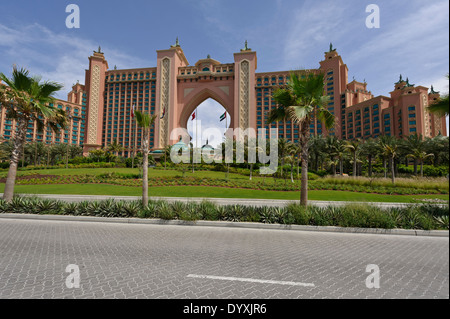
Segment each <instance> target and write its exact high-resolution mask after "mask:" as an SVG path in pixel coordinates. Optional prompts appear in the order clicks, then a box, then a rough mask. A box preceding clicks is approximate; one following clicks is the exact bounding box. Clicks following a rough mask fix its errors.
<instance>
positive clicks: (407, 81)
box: [406, 78, 414, 87]
mask: <svg viewBox="0 0 450 319" xmlns="http://www.w3.org/2000/svg"><path fill="white" fill-rule="evenodd" d="M406 86H407V87H411V86H414V84H409V79H408V78H406Z"/></svg>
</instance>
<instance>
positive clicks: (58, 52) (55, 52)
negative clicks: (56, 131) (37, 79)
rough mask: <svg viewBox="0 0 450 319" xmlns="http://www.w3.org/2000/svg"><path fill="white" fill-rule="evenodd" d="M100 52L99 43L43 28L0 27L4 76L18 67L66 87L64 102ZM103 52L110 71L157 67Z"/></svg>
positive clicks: (114, 52)
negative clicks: (92, 57)
mask: <svg viewBox="0 0 450 319" xmlns="http://www.w3.org/2000/svg"><path fill="white" fill-rule="evenodd" d="M97 48H98V43H94V42H93V41H92V40H89V39H84V38H79V37H74V36H71V35H68V34H64V33H56V32H53V31H51V30H49V29H47V28H46V27H44V26H42V25H39V24H31V25H27V26H22V27H20V28H16V29H13V28H10V27H7V26H5V25H3V24H1V23H0V50H1V53H0V56H1V57H2V59H1V60H0V70H1V72H3V73H5V74H6V75H8V74H9V73H10V72H11V69H12V65H13V64H16V65H18V66H19V67H24V68H26V69H28V70H29V71H30V74H32V75H40V76H42V78H43V80H51V81H56V82H59V83H62V84H63V85H64V89H63V90H62V91H61V92H60V93H59V94H58V95H57V97H58V98H61V99H65V98H67V93H68V92H69V91H70V89H71V87H72V85H73V84H74V83H76V81H77V80H79V81H80V83H84V80H85V69H87V68H88V67H89V60H88V57H89V56H90V55H91V54H92V52H93V50H96V49H97ZM102 51H103V52H105V57H106V59H107V61H108V64H109V66H110V69H112V68H113V66H114V65H117V66H118V68H121V69H125V68H136V67H142V66H144V65H149V64H150V65H152V63H154V64H155V65H156V61H143V60H142V59H139V58H136V57H135V56H132V55H129V54H127V53H124V52H119V51H117V50H115V49H113V48H109V47H108V46H106V47H102Z"/></svg>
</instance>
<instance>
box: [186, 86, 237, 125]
mask: <svg viewBox="0 0 450 319" xmlns="http://www.w3.org/2000/svg"><path fill="white" fill-rule="evenodd" d="M207 99H213V100H214V101H216V102H217V103H219V104H220V105H221V106H222V107H223V108H224V109H225V110H226V111H227V113H228V114H229V115H230V117H231V118H233V117H234V114H233V113H234V108H233V100H232V98H231V97H227V96H226V94H225V92H224V91H222V90H220V89H219V90H217V89H216V90H212V89H210V88H203V89H199V90H197V89H194V90H193V91H192V92H190V93H189V94H188V95H187V96H186V97H185V98H184V99H183V100H184V101H182V103H180V104H182V105H183V108H182V111H181V113H180V116H179V120H178V127H182V128H187V122H188V120H189V118H190V116H191V114H192V113H193V112H194V110H195V109H196V108H197V107H198V106H199V105H200V104H202V103H203V102H204V101H206V100H207ZM230 123H231V121H230Z"/></svg>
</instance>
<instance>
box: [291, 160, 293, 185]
mask: <svg viewBox="0 0 450 319" xmlns="http://www.w3.org/2000/svg"><path fill="white" fill-rule="evenodd" d="M291 182H292V183H293V182H294V162H293V161H292V162H291Z"/></svg>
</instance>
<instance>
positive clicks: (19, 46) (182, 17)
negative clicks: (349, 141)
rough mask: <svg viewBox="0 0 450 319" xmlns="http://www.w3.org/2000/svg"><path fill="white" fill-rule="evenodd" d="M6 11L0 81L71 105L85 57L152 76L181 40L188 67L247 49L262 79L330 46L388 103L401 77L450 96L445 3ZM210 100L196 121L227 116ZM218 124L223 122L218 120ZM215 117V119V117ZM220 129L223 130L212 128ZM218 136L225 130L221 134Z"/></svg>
mask: <svg viewBox="0 0 450 319" xmlns="http://www.w3.org/2000/svg"><path fill="white" fill-rule="evenodd" d="M2 2H4V3H2V4H1V10H0V72H3V73H5V74H7V75H9V74H10V72H11V68H12V65H13V64H17V65H19V66H23V67H26V68H28V69H29V70H30V71H31V73H32V74H39V75H41V76H42V77H43V78H44V79H51V80H55V81H58V82H61V83H64V84H65V89H64V91H63V94H61V95H60V96H58V97H60V98H63V99H64V98H65V97H66V94H67V92H68V91H69V90H70V86H71V85H72V84H73V83H75V82H76V81H77V80H80V82H81V83H83V82H84V70H85V69H86V68H87V66H88V56H89V55H90V54H91V53H92V51H93V50H95V49H97V48H98V46H99V45H101V47H102V51H103V52H104V53H105V56H106V58H107V59H108V62H109V65H110V67H111V68H112V67H113V66H114V65H117V66H118V68H119V69H122V68H133V67H152V66H155V64H156V62H155V61H156V52H155V51H156V50H160V49H166V48H168V47H169V46H170V45H171V44H173V43H174V42H175V38H176V37H177V36H178V37H179V39H180V44H181V46H182V48H183V50H184V52H185V55H186V57H187V59H188V61H189V62H190V64H195V62H196V61H197V60H199V59H202V58H205V57H206V56H207V55H208V54H210V55H211V57H212V58H214V59H216V60H218V61H220V62H223V63H230V62H232V61H233V53H234V52H238V51H239V49H241V48H242V47H243V46H244V41H245V40H248V42H249V47H250V48H252V49H253V50H255V51H257V55H258V69H257V71H259V72H265V71H277V70H290V69H297V68H317V67H318V66H319V61H320V60H321V59H322V58H323V53H324V52H325V51H327V49H328V46H329V43H330V42H333V45H334V46H335V47H336V48H337V50H338V52H339V54H340V55H341V56H342V58H343V60H344V63H346V64H347V66H348V68H349V79H350V80H351V79H352V78H353V77H355V79H356V80H359V81H363V80H364V79H365V80H366V81H367V83H368V88H369V90H371V91H372V93H373V94H374V95H386V96H387V95H389V92H390V91H392V89H393V83H394V82H396V81H397V80H398V77H399V74H403V76H404V77H405V78H406V77H408V78H409V79H410V82H411V83H414V84H416V85H423V86H426V87H429V86H430V85H431V84H433V85H434V88H435V89H436V90H438V91H441V92H448V90H449V89H448V81H447V80H446V78H445V75H446V74H447V73H448V72H449V40H448V39H449V15H448V11H449V2H448V1H447V0H442V1H440V0H439V1H438V0H432V1H423V0H408V1H404V0H400V1H375V0H370V1H361V0H352V1H349V0H346V1H344V0H317V1H310V0H307V1H299V0H270V1H269V0H259V1H249V0H240V1H235V0H183V1H181V0H178V1H176V0H165V1H148V0H131V1H123V0H122V1H118V0H109V1H103V0H95V1H92V0H91V1H86V0H80V1H76V0H69V1H62V0H41V1H34V0H33V1H31V0H15V1H8V2H6V1H2ZM71 3H74V4H78V5H79V7H80V13H81V27H80V28H79V29H67V28H66V25H65V20H66V17H67V15H68V13H66V12H65V8H66V6H67V5H68V4H71ZM371 3H374V4H377V5H378V6H379V8H380V28H379V29H368V28H367V27H366V25H365V20H366V17H367V16H368V13H366V10H365V9H366V6H367V5H369V4H371ZM213 105H214V103H213V102H211V100H208V101H207V102H206V103H205V106H204V105H202V107H201V108H200V112H199V113H200V119H202V120H205V122H208V123H209V122H210V120H211V119H212V118H206V117H205V118H203V117H202V115H203V116H206V115H208V114H209V115H211V113H214V114H213V117H215V118H216V119H218V116H220V114H221V113H223V110H222V109H220V108H218V107H217V112H208V109H211V108H214V106H213ZM216 113H217V114H218V115H217V114H216ZM216 115H217V117H216ZM215 121H216V122H217V120H215ZM220 125H221V126H222V124H220Z"/></svg>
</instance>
